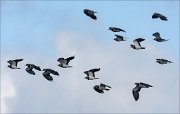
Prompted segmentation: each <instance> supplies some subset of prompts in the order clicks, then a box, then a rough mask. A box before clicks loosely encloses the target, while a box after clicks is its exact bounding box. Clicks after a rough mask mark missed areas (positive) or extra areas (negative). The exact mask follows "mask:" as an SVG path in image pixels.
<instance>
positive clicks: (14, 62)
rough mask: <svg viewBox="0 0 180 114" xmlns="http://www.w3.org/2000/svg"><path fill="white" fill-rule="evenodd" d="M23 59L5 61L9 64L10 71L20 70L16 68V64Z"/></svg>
mask: <svg viewBox="0 0 180 114" xmlns="http://www.w3.org/2000/svg"><path fill="white" fill-rule="evenodd" d="M22 60H23V59H15V60H9V61H7V62H8V63H9V65H8V67H9V68H11V69H20V68H18V67H17V63H18V62H20V61H22Z"/></svg>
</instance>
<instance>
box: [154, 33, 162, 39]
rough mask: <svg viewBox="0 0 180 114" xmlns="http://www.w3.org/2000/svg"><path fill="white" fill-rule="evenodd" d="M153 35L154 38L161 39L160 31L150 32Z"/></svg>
mask: <svg viewBox="0 0 180 114" xmlns="http://www.w3.org/2000/svg"><path fill="white" fill-rule="evenodd" d="M152 35H153V36H155V37H156V39H161V36H160V33H159V32H155V33H153V34H152Z"/></svg>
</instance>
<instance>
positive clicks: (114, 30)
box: [108, 27, 126, 32]
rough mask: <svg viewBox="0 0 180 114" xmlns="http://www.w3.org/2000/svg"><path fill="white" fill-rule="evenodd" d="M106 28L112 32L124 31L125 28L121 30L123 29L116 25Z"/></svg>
mask: <svg viewBox="0 0 180 114" xmlns="http://www.w3.org/2000/svg"><path fill="white" fill-rule="evenodd" d="M108 30H111V31H113V32H121V31H122V32H126V31H125V30H123V29H120V28H117V27H109V29H108Z"/></svg>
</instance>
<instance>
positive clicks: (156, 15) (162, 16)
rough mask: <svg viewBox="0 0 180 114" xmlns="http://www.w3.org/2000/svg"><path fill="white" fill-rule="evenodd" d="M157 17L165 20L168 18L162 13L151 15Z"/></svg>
mask: <svg viewBox="0 0 180 114" xmlns="http://www.w3.org/2000/svg"><path fill="white" fill-rule="evenodd" d="M157 18H160V19H161V20H163V21H167V20H168V19H167V17H166V16H164V15H162V14H160V13H154V14H153V15H152V19H157Z"/></svg>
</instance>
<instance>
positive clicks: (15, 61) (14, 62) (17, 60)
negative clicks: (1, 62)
mask: <svg viewBox="0 0 180 114" xmlns="http://www.w3.org/2000/svg"><path fill="white" fill-rule="evenodd" d="M22 60H23V59H15V60H13V62H12V64H14V65H16V66H17V63H18V62H20V61H22Z"/></svg>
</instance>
